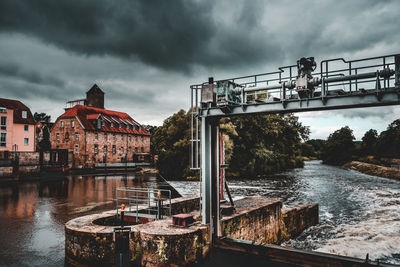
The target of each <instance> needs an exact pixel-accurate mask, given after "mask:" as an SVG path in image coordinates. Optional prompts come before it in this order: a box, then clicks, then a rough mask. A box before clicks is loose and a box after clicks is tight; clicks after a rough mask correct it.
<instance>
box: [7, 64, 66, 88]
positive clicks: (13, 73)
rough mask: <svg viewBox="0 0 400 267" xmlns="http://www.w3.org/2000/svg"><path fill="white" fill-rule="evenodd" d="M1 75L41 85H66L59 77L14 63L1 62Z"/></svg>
mask: <svg viewBox="0 0 400 267" xmlns="http://www.w3.org/2000/svg"><path fill="white" fill-rule="evenodd" d="M0 76H3V77H9V78H18V79H21V80H23V81H26V82H29V83H35V84H41V85H53V86H57V87H64V85H65V83H64V81H63V80H61V79H59V78H57V77H54V76H48V75H43V74H41V73H39V72H38V71H34V70H27V69H24V68H23V67H21V66H19V65H17V64H14V63H3V62H0Z"/></svg>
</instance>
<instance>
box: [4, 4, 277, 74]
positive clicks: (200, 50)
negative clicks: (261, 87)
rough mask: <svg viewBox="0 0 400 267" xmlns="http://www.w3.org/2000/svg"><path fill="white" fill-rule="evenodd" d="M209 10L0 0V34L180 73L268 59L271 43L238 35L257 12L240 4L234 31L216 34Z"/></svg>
mask: <svg viewBox="0 0 400 267" xmlns="http://www.w3.org/2000/svg"><path fill="white" fill-rule="evenodd" d="M212 10H213V1H185V0H179V1H178V0H177V1H164V0H160V1H129V0H123V1H108V0H98V1H82V0H71V1H53V0H41V1H30V0H21V1H13V0H9V1H8V0H5V1H1V2H0V31H2V32H19V33H23V34H26V35H29V36H34V37H38V38H40V39H42V40H44V41H45V42H48V43H52V44H55V45H57V46H59V47H62V48H64V49H67V50H70V51H75V52H77V53H83V54H86V55H106V54H107V55H115V56H118V57H121V58H125V59H135V58H139V59H140V60H141V61H143V62H144V63H148V64H151V65H154V66H158V67H161V68H169V69H178V70H184V71H187V70H188V69H190V66H191V65H192V64H199V65H211V66H215V65H224V64H229V63H233V62H236V63H241V62H242V63H244V62H249V61H251V60H254V59H256V58H257V59H258V60H259V59H261V58H266V57H267V56H268V53H266V51H265V48H266V47H271V45H270V44H269V43H268V42H267V41H266V40H265V38H261V39H260V38H256V37H254V38H252V39H253V40H254V41H257V42H256V43H254V45H252V44H251V42H249V40H246V38H243V36H241V34H240V33H239V32H238V31H237V30H238V29H239V30H243V31H244V32H246V31H247V32H248V30H249V29H248V28H249V27H254V29H257V27H258V26H257V25H256V24H257V21H255V18H257V16H252V15H251V13H253V14H255V15H257V13H260V11H259V10H262V9H260V8H259V7H258V6H256V5H254V4H245V5H243V12H242V14H241V15H240V16H239V17H238V18H236V19H235V18H233V20H234V21H235V20H236V21H235V22H237V23H238V26H239V27H238V28H237V27H236V26H234V25H231V26H232V27H231V26H229V28H226V31H225V29H223V31H220V28H219V27H218V25H217V21H216V20H215V18H214V17H213V13H212ZM221 12H224V11H223V10H221ZM249 13H250V14H249ZM242 25H243V26H242ZM276 48H277V47H276ZM210 56H211V57H212V58H213V60H210Z"/></svg>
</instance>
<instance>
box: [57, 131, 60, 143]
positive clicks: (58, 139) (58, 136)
mask: <svg viewBox="0 0 400 267" xmlns="http://www.w3.org/2000/svg"><path fill="white" fill-rule="evenodd" d="M56 140H57V141H60V134H59V133H56Z"/></svg>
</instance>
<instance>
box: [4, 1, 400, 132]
mask: <svg viewBox="0 0 400 267" xmlns="http://www.w3.org/2000/svg"><path fill="white" fill-rule="evenodd" d="M399 10H400V1H397V0H394V1H378V0H369V1H368V0H360V1H354V0H352V1H348V0H343V1H338V0H334V1H321V0H318V1H298V0H297V1H294V0H293V1H285V0H280V1H254V0H252V1H249V0H226V1H212V0H210V1H208V0H207V1H205V0H202V1H200V0H194V1H189V0H173V1H165V0H158V1H152V0H145V1H132V0H121V1H109V0H96V1H85V0H68V1H54V0H37V1H32V0H18V1H15V0H1V1H0V55H1V56H0V97H5V98H12V99H19V100H21V101H23V102H24V103H25V104H26V105H28V106H29V107H30V108H31V110H32V112H45V113H48V114H50V115H51V116H52V120H55V119H56V118H57V117H58V116H59V115H61V114H62V113H63V108H64V107H65V102H66V101H68V100H73V99H80V98H84V96H85V92H86V91H87V90H88V89H89V88H90V87H91V86H92V85H93V84H94V83H97V84H98V85H99V86H100V88H102V90H103V91H104V92H105V93H106V95H105V105H106V108H108V109H113V110H118V111H123V112H127V113H129V114H130V115H131V116H132V117H134V118H135V119H136V120H137V121H139V122H140V123H143V124H153V125H161V124H162V122H163V120H164V119H166V118H167V117H168V116H170V115H171V114H172V113H174V112H177V111H178V110H179V109H181V108H183V109H187V108H188V107H189V100H190V99H189V97H190V91H189V86H190V85H191V84H196V83H202V82H205V81H207V79H208V77H209V76H214V77H215V78H216V79H223V78H229V77H233V76H235V75H238V76H242V75H247V74H255V73H262V72H268V71H274V70H276V69H277V67H279V66H283V65H287V64H294V63H295V62H296V60H297V59H298V58H300V57H303V56H314V57H315V58H316V60H317V61H320V60H322V59H328V58H336V57H345V58H348V59H358V58H363V57H369V56H380V55H385V54H393V53H399V52H400V45H399V44H400V34H399V33H400V26H399V25H400V16H399V14H398V12H399ZM399 111H400V109H399V108H398V107H383V108H366V109H356V110H345V111H334V112H332V111H331V112H313V113H304V114H298V115H299V116H300V121H301V122H303V124H305V125H308V126H310V127H311V138H326V137H327V136H328V135H329V133H331V132H333V131H334V130H336V129H338V128H340V127H342V126H345V125H348V126H350V128H352V129H353V130H354V133H355V136H356V138H357V139H360V138H361V137H362V135H363V134H364V132H365V131H367V130H368V129H370V128H375V129H377V130H378V131H379V132H380V131H382V130H384V129H385V128H386V126H387V125H388V124H389V123H390V122H392V121H393V120H394V119H397V118H399V114H400V113H399Z"/></svg>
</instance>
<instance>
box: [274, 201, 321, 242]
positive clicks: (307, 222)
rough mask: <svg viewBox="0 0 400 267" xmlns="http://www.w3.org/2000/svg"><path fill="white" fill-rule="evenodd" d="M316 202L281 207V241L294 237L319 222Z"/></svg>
mask: <svg viewBox="0 0 400 267" xmlns="http://www.w3.org/2000/svg"><path fill="white" fill-rule="evenodd" d="M318 216H319V213H318V204H307V205H301V206H295V207H290V208H284V209H282V219H283V224H282V237H281V239H282V240H281V241H284V240H288V239H290V238H294V237H296V236H298V235H299V234H301V233H302V232H303V231H304V230H305V229H307V228H309V227H310V226H313V225H316V224H318V222H319V217H318Z"/></svg>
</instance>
